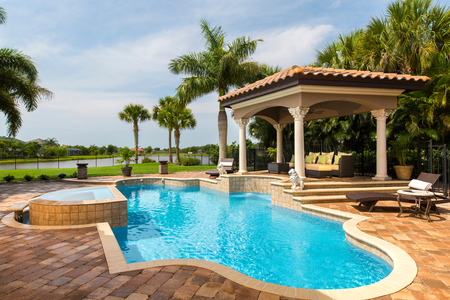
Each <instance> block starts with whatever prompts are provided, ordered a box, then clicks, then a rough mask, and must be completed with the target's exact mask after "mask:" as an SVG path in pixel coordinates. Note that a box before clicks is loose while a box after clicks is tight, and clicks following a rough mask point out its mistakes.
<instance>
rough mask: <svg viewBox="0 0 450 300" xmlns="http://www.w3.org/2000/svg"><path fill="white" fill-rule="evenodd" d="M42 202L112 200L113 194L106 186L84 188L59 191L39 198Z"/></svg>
mask: <svg viewBox="0 0 450 300" xmlns="http://www.w3.org/2000/svg"><path fill="white" fill-rule="evenodd" d="M40 198H41V199H44V200H52V201H84V200H102V199H111V198H114V194H113V193H112V192H111V190H110V189H109V188H108V187H107V186H95V187H85V188H77V189H68V190H60V191H56V192H51V193H47V194H44V195H42V196H40Z"/></svg>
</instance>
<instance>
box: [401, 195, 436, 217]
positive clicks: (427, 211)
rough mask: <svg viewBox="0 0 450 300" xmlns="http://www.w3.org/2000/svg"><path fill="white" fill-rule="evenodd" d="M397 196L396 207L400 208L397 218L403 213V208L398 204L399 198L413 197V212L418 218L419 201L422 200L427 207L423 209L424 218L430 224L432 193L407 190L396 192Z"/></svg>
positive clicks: (419, 212)
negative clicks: (425, 202)
mask: <svg viewBox="0 0 450 300" xmlns="http://www.w3.org/2000/svg"><path fill="white" fill-rule="evenodd" d="M397 194H398V196H397V202H398V207H399V208H400V212H399V213H398V215H397V218H399V217H401V216H402V213H403V208H402V205H401V203H400V202H401V197H402V196H407V197H414V200H415V204H414V206H413V208H414V211H415V212H416V213H418V214H419V216H421V211H420V209H421V201H422V200H426V201H427V206H426V208H425V217H426V218H427V220H428V222H431V218H430V208H431V198H432V197H434V193H432V192H428V191H421V190H413V189H409V190H398V191H397Z"/></svg>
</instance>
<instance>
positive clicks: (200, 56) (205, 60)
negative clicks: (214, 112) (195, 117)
mask: <svg viewBox="0 0 450 300" xmlns="http://www.w3.org/2000/svg"><path fill="white" fill-rule="evenodd" d="M200 27H201V29H202V35H203V39H204V40H205V50H204V51H202V52H197V53H196V52H191V53H189V54H185V55H182V56H179V57H177V58H175V59H172V60H171V62H170V64H169V70H170V71H171V72H172V73H174V74H186V75H190V77H186V78H183V79H182V83H181V84H180V86H179V87H178V88H177V91H178V94H179V98H180V99H182V101H183V102H184V104H187V103H190V102H191V101H193V100H195V99H197V98H199V97H201V96H204V95H206V94H209V93H211V92H217V93H218V94H219V97H220V96H223V95H225V94H227V93H228V92H229V91H230V89H231V88H236V87H241V86H244V85H245V84H247V83H249V82H251V81H250V80H251V78H252V77H254V76H256V75H257V74H258V72H259V67H258V64H257V63H256V62H252V61H249V58H250V56H251V55H252V54H253V53H254V52H255V50H256V46H257V42H258V41H262V40H252V39H251V38H249V37H247V38H246V37H244V36H242V37H239V38H236V39H235V40H234V41H233V42H231V43H226V42H225V33H224V31H223V30H222V27H221V26H216V27H213V28H211V26H210V24H209V23H208V22H207V21H206V20H204V19H202V20H200ZM218 124H219V161H220V159H222V158H225V157H227V126H228V121H227V115H226V113H225V108H223V107H222V106H220V104H219V116H218Z"/></svg>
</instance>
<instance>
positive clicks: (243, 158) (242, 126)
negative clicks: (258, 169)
mask: <svg viewBox="0 0 450 300" xmlns="http://www.w3.org/2000/svg"><path fill="white" fill-rule="evenodd" d="M248 122H249V119H239V120H236V123H237V124H238V126H239V173H240V174H245V173H247V138H246V126H247V124H248Z"/></svg>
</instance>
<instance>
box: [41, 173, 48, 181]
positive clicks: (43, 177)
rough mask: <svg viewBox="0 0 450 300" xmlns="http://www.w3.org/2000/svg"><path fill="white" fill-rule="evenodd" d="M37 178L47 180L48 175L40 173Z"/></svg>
mask: <svg viewBox="0 0 450 300" xmlns="http://www.w3.org/2000/svg"><path fill="white" fill-rule="evenodd" d="M39 179H40V180H49V179H50V177H49V176H48V175H45V174H41V175H39Z"/></svg>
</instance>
